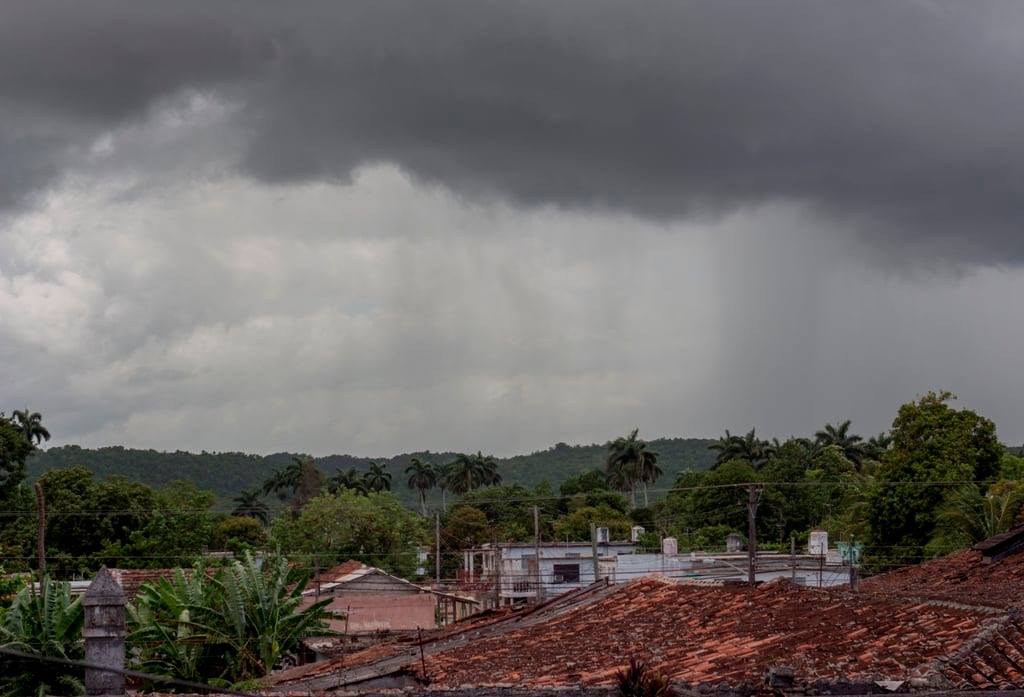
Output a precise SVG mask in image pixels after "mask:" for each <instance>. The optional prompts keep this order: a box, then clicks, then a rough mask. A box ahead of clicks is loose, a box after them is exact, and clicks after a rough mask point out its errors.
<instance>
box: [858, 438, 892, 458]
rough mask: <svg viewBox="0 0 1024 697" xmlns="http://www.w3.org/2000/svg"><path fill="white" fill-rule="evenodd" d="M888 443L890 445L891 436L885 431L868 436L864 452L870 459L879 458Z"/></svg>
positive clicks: (887, 446) (887, 447) (886, 448)
mask: <svg viewBox="0 0 1024 697" xmlns="http://www.w3.org/2000/svg"><path fill="white" fill-rule="evenodd" d="M890 445H892V436H890V435H889V434H887V433H885V432H882V433H879V434H878V435H877V436H871V437H870V438H868V440H867V443H865V444H864V454H865V455H866V456H867V457H868V458H870V459H872V460H880V459H882V455H884V454H885V451H886V450H888V449H889V446H890Z"/></svg>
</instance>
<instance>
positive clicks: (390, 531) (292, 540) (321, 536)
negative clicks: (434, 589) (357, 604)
mask: <svg viewBox="0 0 1024 697" xmlns="http://www.w3.org/2000/svg"><path fill="white" fill-rule="evenodd" d="M271 537H272V540H273V542H274V544H275V545H276V546H277V547H278V548H280V549H282V550H287V553H288V554H289V555H290V556H291V557H292V558H293V559H294V560H295V561H297V562H300V563H301V564H302V566H303V567H304V568H306V569H309V570H313V569H315V568H316V567H319V568H327V567H330V566H332V565H334V564H337V563H338V562H340V561H344V560H346V559H358V560H360V561H362V562H364V563H366V564H371V565H373V566H377V567H380V568H383V569H386V570H388V571H393V572H395V573H398V574H401V575H404V576H412V575H413V574H414V572H415V569H416V549H417V546H418V545H420V544H422V543H425V542H426V541H427V539H428V535H427V525H426V521H425V520H424V518H423V517H422V516H420V515H418V514H416V513H414V512H413V511H411V510H409V509H408V508H405V507H404V506H402V505H401V504H399V503H398V502H397V501H396V500H395V498H394V497H393V496H391V494H389V493H386V492H384V493H381V492H371V493H369V494H367V495H360V494H358V493H356V492H354V491H351V490H348V489H346V490H342V491H339V492H338V493H336V494H330V493H327V492H325V493H322V494H320V495H319V496H316V497H314V498H313V499H311V500H310V501H309V502H308V503H307V504H306V505H305V506H304V507H303V508H302V510H301V511H300V512H299V513H298V514H296V515H290V514H289V515H282V516H279V517H278V518H277V519H276V520H275V521H274V525H273V528H272V532H271Z"/></svg>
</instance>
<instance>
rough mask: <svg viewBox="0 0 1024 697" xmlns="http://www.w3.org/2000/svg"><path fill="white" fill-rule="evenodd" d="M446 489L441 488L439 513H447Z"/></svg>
mask: <svg viewBox="0 0 1024 697" xmlns="http://www.w3.org/2000/svg"><path fill="white" fill-rule="evenodd" d="M445 492H446V489H445V488H444V487H441V512H442V513H447V512H448V497H447V496H446V495H445Z"/></svg>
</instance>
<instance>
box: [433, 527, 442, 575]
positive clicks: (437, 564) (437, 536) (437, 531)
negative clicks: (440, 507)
mask: <svg viewBox="0 0 1024 697" xmlns="http://www.w3.org/2000/svg"><path fill="white" fill-rule="evenodd" d="M434 583H435V584H436V585H438V586H440V585H441V514H440V513H438V512H437V511H434Z"/></svg>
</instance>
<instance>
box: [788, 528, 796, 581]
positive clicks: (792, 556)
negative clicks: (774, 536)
mask: <svg viewBox="0 0 1024 697" xmlns="http://www.w3.org/2000/svg"><path fill="white" fill-rule="evenodd" d="M789 580H790V581H793V582H796V535H791V536H790V538H789Z"/></svg>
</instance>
